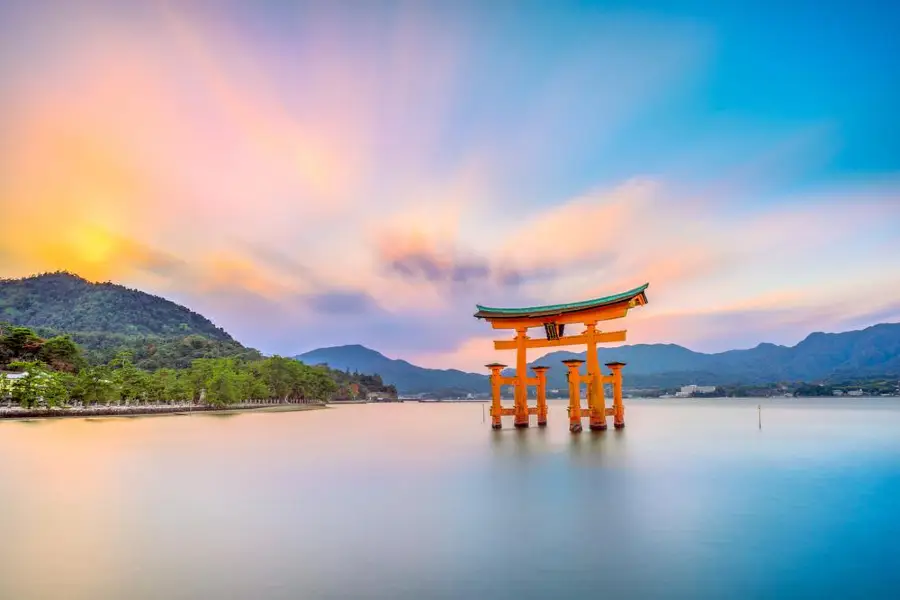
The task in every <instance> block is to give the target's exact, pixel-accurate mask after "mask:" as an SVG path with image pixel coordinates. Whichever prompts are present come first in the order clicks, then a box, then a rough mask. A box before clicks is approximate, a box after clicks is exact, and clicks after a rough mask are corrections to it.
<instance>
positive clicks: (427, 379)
mask: <svg viewBox="0 0 900 600" xmlns="http://www.w3.org/2000/svg"><path fill="white" fill-rule="evenodd" d="M294 358H296V359H297V360H300V361H303V362H304V363H306V364H309V365H317V364H327V365H328V366H329V367H331V368H332V369H338V370H340V371H351V372H354V371H356V372H359V373H366V374H374V373H377V374H378V375H381V378H382V380H384V382H385V383H386V384H388V385H394V386H396V387H397V390H398V391H399V392H400V393H401V394H420V393H427V392H438V393H440V392H443V393H447V394H451V395H452V394H459V393H467V392H481V391H485V390H487V389H488V379H487V376H486V375H478V374H475V373H466V372H464V371H459V370H456V369H426V368H423V367H418V366H416V365H413V364H411V363H409V362H407V361H405V360H399V359H391V358H388V357H386V356H384V355H383V354H381V353H379V352H376V351H375V350H371V349H369V348H366V347H365V346H361V345H359V344H353V345H348V346H333V347H330V348H319V349H317V350H312V351H310V352H306V353H304V354H299V355H297V356H295V357H294Z"/></svg>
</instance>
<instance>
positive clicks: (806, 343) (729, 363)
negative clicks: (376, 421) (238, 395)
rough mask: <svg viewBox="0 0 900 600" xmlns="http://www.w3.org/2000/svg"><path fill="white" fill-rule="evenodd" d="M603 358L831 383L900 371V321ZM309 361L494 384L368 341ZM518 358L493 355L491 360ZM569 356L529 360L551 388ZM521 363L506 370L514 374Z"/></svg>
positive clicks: (710, 381)
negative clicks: (784, 340) (711, 349)
mask: <svg viewBox="0 0 900 600" xmlns="http://www.w3.org/2000/svg"><path fill="white" fill-rule="evenodd" d="M597 356H598V357H599V359H600V363H601V364H602V363H606V362H612V361H621V362H624V363H627V366H626V367H625V383H626V386H628V387H631V388H633V387H675V386H680V385H686V384H690V383H696V384H698V385H726V384H765V383H777V382H785V381H827V380H842V379H847V378H854V377H864V376H877V375H889V376H897V377H900V324H896V323H886V324H882V325H875V326H873V327H869V328H867V329H863V330H860V331H848V332H845V333H813V334H811V335H809V336H808V337H807V338H806V339H805V340H803V341H802V342H800V343H799V344H797V345H796V346H792V347H788V346H778V345H775V344H760V345H758V346H756V347H755V348H750V349H747V350H729V351H727V352H720V353H717V354H705V353H702V352H694V351H693V350H689V349H687V348H684V347H682V346H678V345H676V344H634V345H627V346H619V347H615V348H600V349H598V350H597ZM296 358H297V359H299V360H302V361H303V362H305V363H308V364H319V363H326V364H328V365H329V366H330V367H332V368H335V369H340V370H350V371H357V372H359V373H378V374H379V375H381V376H382V378H383V379H384V381H385V383H390V384H394V385H395V386H397V388H398V389H399V390H400V392H403V393H421V392H432V393H436V394H437V393H442V392H444V393H464V392H485V391H487V390H488V382H487V377H486V376H485V375H481V374H475V373H465V372H462V371H456V370H439V369H424V368H422V367H417V366H415V365H413V364H410V363H408V362H406V361H405V360H392V359H389V358H387V357H385V356H383V355H382V354H380V353H378V352H376V351H375V350H370V349H369V348H366V347H364V346H358V345H356V346H338V347H334V348H321V349H319V350H313V351H312V352H307V353H306V354H301V355H300V356H297V357H296ZM502 358H506V359H507V361H508V362H511V357H509V356H507V357H502V356H496V357H491V356H486V357H485V360H486V361H489V360H492V359H497V360H500V359H502ZM569 358H580V359H582V360H584V358H585V353H584V352H580V353H576V352H566V351H560V352H551V353H550V354H547V355H545V356H542V357H541V358H539V359H537V360H535V361H533V362H532V363H530V365H529V366H538V365H544V366H548V367H551V370H550V371H549V372H548V377H547V385H548V387H549V388H561V389H564V388H565V387H566V376H565V372H566V370H565V368H564V367H563V365H562V364H561V362H562V361H563V360H566V359H569ZM514 373H515V370H514V369H507V370H506V371H505V374H509V375H512V374H514Z"/></svg>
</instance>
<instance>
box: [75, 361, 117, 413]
mask: <svg viewBox="0 0 900 600" xmlns="http://www.w3.org/2000/svg"><path fill="white" fill-rule="evenodd" d="M72 396H73V397H74V398H77V399H78V400H81V402H83V403H84V404H85V406H89V405H91V404H95V403H96V404H109V403H110V402H112V401H114V400H117V399H118V398H119V397H120V395H119V389H118V387H117V386H116V384H115V383H114V381H113V376H112V373H111V372H110V370H109V368H108V367H102V366H101V367H89V368H85V369H82V370H81V371H80V372H79V373H78V375H77V377H76V380H75V388H74V390H73V393H72Z"/></svg>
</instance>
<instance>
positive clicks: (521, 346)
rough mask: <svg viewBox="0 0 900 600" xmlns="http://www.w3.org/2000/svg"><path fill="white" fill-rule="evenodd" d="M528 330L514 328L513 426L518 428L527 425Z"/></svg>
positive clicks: (523, 427)
mask: <svg viewBox="0 0 900 600" xmlns="http://www.w3.org/2000/svg"><path fill="white" fill-rule="evenodd" d="M527 331H528V329H527V328H525V327H519V328H517V329H516V390H515V392H516V396H515V398H516V406H515V408H516V415H515V426H516V427H517V428H519V429H525V428H527V427H528V355H527V351H526V348H527V347H526V345H525V344H526V342H527V340H528V336H527V335H526V332H527Z"/></svg>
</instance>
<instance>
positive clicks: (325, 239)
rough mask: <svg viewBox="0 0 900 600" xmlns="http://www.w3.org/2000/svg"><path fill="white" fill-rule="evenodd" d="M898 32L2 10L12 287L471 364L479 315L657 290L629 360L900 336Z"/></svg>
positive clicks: (883, 24) (857, 26)
mask: <svg viewBox="0 0 900 600" xmlns="http://www.w3.org/2000/svg"><path fill="white" fill-rule="evenodd" d="M898 11H900V9H898V8H897V7H896V6H892V5H890V4H889V3H866V2H855V3H849V2H846V3H836V2H818V3H805V2H791V3H783V4H782V3H765V2H754V3H733V2H717V3H706V2H656V3H635V2H627V3H626V2H618V3H615V2H607V3H590V2H578V3H575V2H568V3H567V2H516V3H511V2H506V3H504V2H479V3H462V2H432V3H377V2H365V3H361V2H347V3H339V2H327V3H326V2H317V3H306V4H300V3H283V2H254V3H247V2H241V3H239V2H192V3H179V2H158V3H145V2H141V3H129V2H115V3H109V2H107V3H91V2H84V3H78V4H74V5H73V4H72V3H52V2H47V3H40V4H39V5H38V4H36V3H24V2H19V3H16V2H11V3H5V4H4V6H3V8H0V76H2V77H3V79H4V82H5V84H4V91H5V93H4V95H3V97H2V98H0V130H2V131H3V132H4V135H3V136H0V202H2V204H3V207H4V208H6V209H7V210H8V211H9V210H10V209H12V208H14V209H15V212H16V214H17V218H16V219H15V220H7V221H5V222H3V223H2V224H0V234H2V235H0V274H2V275H4V276H21V275H26V274H29V273H33V272H36V271H45V270H52V269H58V268H64V269H70V270H73V271H76V272H79V273H81V274H83V275H85V276H87V277H89V278H92V279H98V280H105V279H112V280H115V281H120V282H123V283H126V284H128V285H133V286H136V287H140V288H142V289H146V290H148V291H151V292H154V293H158V294H162V295H165V296H168V297H171V298H173V299H175V300H177V301H180V302H183V303H185V304H187V305H189V306H190V307H192V308H194V309H195V310H198V311H200V312H202V313H204V314H206V315H208V316H210V317H211V318H213V320H214V321H216V323H217V324H220V325H222V326H223V327H225V328H226V329H227V330H229V331H230V332H232V333H233V334H234V335H235V336H236V337H238V338H239V339H240V340H241V341H243V342H245V343H247V344H249V345H253V346H256V347H258V348H260V349H262V350H264V351H266V352H280V353H291V354H292V353H297V352H301V351H305V350H309V349H312V348H315V347H318V346H322V345H333V344H341V343H363V344H366V345H368V346H371V347H374V348H376V349H379V350H381V351H383V352H385V353H386V354H388V355H390V356H394V357H402V358H407V359H409V360H411V361H413V362H419V363H422V364H428V365H433V366H457V367H462V368H469V369H476V368H477V367H478V365H480V364H483V363H484V362H488V361H489V360H491V359H492V358H493V351H492V350H491V346H490V340H491V339H492V332H491V331H490V330H488V329H486V328H485V326H484V324H482V323H479V322H477V321H475V320H474V319H472V317H471V314H472V312H473V308H474V304H475V303H476V302H479V303H484V304H493V305H503V304H506V305H517V304H518V305H521V304H528V305H533V304H541V303H555V302H565V301H573V300H579V299H583V298H586V297H591V296H600V295H606V294H609V293H614V292H617V291H621V290H622V289H629V288H631V287H634V286H636V285H639V284H642V283H644V282H645V281H650V284H651V288H650V291H649V295H650V304H649V305H648V306H647V307H644V308H642V309H641V310H640V311H635V312H634V313H633V315H632V316H630V317H629V319H628V321H629V322H628V323H626V324H625V325H626V326H628V327H629V331H630V333H629V335H630V340H631V341H640V342H655V341H658V342H677V343H682V344H685V345H687V346H689V347H692V348H695V349H699V350H710V351H712V350H721V349H727V348H732V347H743V346H749V345H754V344H756V343H759V342H762V341H772V342H777V343H789V344H792V343H796V342H797V341H799V340H800V339H802V337H804V336H805V335H806V334H807V333H809V332H811V331H814V330H831V331H835V330H842V329H847V328H851V327H861V326H865V325H867V324H871V323H874V322H877V321H883V320H896V319H898V318H900V275H898V274H897V270H896V267H895V264H896V260H895V259H894V257H895V256H897V255H898V253H900V239H898V238H900V236H898V234H897V224H898V222H900V193H898V173H900V164H898V162H900V141H898V140H900V131H898V120H900V119H898V117H897V115H896V109H895V107H896V106H900V76H898V73H900V68H898V66H900V65H898V62H900V59H898V58H897V57H898V56H900V48H898V45H900V42H898V41H897V36H896V35H895V33H894V30H895V29H896V24H897V23H898V21H900V19H898ZM35 230H40V231H41V232H43V234H42V235H33V233H32V232H33V231H35ZM861 299H864V301H861Z"/></svg>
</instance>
